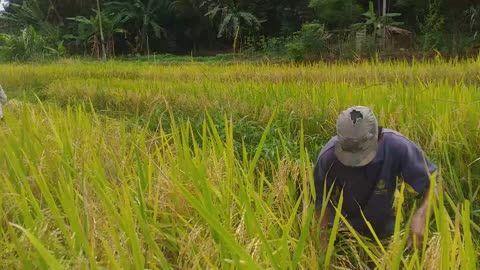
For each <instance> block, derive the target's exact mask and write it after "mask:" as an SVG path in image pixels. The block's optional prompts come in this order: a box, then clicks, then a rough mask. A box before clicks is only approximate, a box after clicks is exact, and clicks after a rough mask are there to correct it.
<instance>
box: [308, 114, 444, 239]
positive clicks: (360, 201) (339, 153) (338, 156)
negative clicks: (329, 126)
mask: <svg viewBox="0 0 480 270" xmlns="http://www.w3.org/2000/svg"><path fill="white" fill-rule="evenodd" d="M336 128H337V136H335V137H333V138H332V139H331V140H330V141H329V142H328V143H327V144H326V145H325V146H324V147H323V149H322V150H321V152H320V154H319V156H318V160H317V163H316V164H315V169H314V170H315V171H314V177H315V188H316V193H317V200H316V208H317V217H318V218H320V211H321V209H322V205H323V204H324V202H323V200H324V198H323V197H324V195H326V194H327V193H328V191H329V190H330V188H333V191H332V192H333V193H337V194H338V193H340V191H341V190H343V207H342V209H341V212H342V214H343V215H344V216H345V217H346V219H347V221H348V222H349V223H350V224H351V225H352V226H353V228H354V229H355V230H356V231H357V232H359V233H360V234H363V235H366V236H369V237H373V235H372V233H371V231H370V228H369V226H368V224H367V223H366V222H365V220H364V217H365V219H366V220H367V221H368V222H369V223H370V224H371V226H372V228H373V230H374V232H375V234H376V235H377V236H378V237H379V238H381V239H386V238H389V237H390V236H392V235H393V233H394V224H395V212H394V208H393V199H394V193H395V189H396V185H397V178H401V179H403V180H404V181H405V182H406V183H407V184H409V185H410V186H411V187H412V188H413V189H414V190H415V191H416V192H417V193H418V194H419V195H420V196H422V195H423V199H422V202H421V204H420V207H419V208H418V209H416V212H415V214H414V216H413V219H412V224H411V227H412V228H411V229H412V232H413V237H414V238H415V239H416V243H417V246H419V245H420V244H421V243H422V242H423V238H424V230H425V226H426V224H425V221H426V218H427V216H426V214H427V208H428V203H429V201H428V198H429V187H430V177H431V175H432V174H433V173H435V172H436V171H437V166H436V165H435V164H433V163H432V162H431V161H430V160H429V159H428V158H427V157H426V155H425V154H424V153H423V151H422V150H421V149H420V147H419V146H418V145H417V144H415V143H414V142H413V141H411V140H410V139H408V138H407V137H405V136H404V135H402V134H400V133H399V132H397V131H394V130H391V129H387V128H383V127H381V126H379V125H378V122H377V119H376V117H375V115H374V114H373V112H372V111H371V110H370V108H367V107H364V106H355V107H351V108H348V109H347V110H345V111H343V112H342V113H341V114H340V115H339V117H338V119H337V124H336ZM437 180H438V178H437ZM333 197H336V196H333ZM434 197H435V196H434ZM326 203H327V207H326V210H325V214H324V215H323V217H322V218H321V219H320V227H321V228H322V229H323V230H324V229H327V228H328V227H330V226H331V223H332V222H333V218H334V215H335V210H334V207H335V206H336V204H337V202H336V200H335V198H330V199H329V200H328V201H327V202H326ZM362 213H363V215H362ZM326 241H327V236H326V235H325V234H324V233H322V235H321V242H322V243H323V244H324V245H325V243H326Z"/></svg>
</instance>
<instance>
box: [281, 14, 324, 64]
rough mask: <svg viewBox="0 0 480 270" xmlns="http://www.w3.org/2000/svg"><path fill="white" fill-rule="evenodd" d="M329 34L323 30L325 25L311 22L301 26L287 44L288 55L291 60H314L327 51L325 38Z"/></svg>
mask: <svg viewBox="0 0 480 270" xmlns="http://www.w3.org/2000/svg"><path fill="white" fill-rule="evenodd" d="M330 37H331V34H330V33H328V32H327V31H326V30H325V25H323V24H320V23H317V22H311V23H306V24H304V25H303V26H302V29H301V30H300V31H299V32H297V33H295V36H294V38H293V40H292V41H291V42H289V43H288V44H287V50H288V55H289V57H290V59H292V60H315V59H318V58H319V57H320V56H321V54H322V53H325V52H327V50H328V46H327V40H328V39H329V38H330Z"/></svg>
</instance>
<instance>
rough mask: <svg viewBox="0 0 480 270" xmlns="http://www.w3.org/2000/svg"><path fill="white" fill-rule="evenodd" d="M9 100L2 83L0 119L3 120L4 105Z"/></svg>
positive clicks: (0, 88)
mask: <svg viewBox="0 0 480 270" xmlns="http://www.w3.org/2000/svg"><path fill="white" fill-rule="evenodd" d="M6 102H7V95H6V94H5V92H4V91H3V88H2V86H1V85H0V120H3V109H2V105H3V104H5V103H6Z"/></svg>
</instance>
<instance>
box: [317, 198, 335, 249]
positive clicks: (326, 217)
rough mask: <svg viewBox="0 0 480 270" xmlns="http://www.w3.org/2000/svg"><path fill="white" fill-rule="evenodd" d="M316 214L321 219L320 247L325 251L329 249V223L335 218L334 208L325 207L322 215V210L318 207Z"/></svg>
mask: <svg viewBox="0 0 480 270" xmlns="http://www.w3.org/2000/svg"><path fill="white" fill-rule="evenodd" d="M315 216H316V218H317V220H318V221H319V228H320V233H319V238H320V248H321V249H322V250H323V251H326V250H327V246H328V239H329V235H328V224H329V223H331V222H332V220H333V216H334V215H333V210H332V209H331V208H330V207H326V208H325V213H324V214H323V216H321V210H320V209H317V211H316V213H315Z"/></svg>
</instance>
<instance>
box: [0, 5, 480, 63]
mask: <svg viewBox="0 0 480 270" xmlns="http://www.w3.org/2000/svg"><path fill="white" fill-rule="evenodd" d="M479 14H480V5H479V4H478V3H476V1H475V0H460V1H458V0H455V1H454V0H421V1H416V0H375V1H368V0H348V1H345V0H300V1H296V0H265V1H249V0H62V1H60V0H10V1H9V2H8V4H7V6H6V11H5V12H3V13H2V14H1V16H0V19H1V20H0V29H1V31H2V32H3V34H2V36H1V39H0V52H1V55H2V59H4V60H21V61H27V60H32V59H36V60H40V59H49V58H52V57H54V58H58V57H59V56H64V55H67V56H72V55H83V56H92V57H95V58H103V57H105V58H111V57H115V56H139V55H147V56H149V55H152V54H164V53H172V54H182V55H193V56H206V55H215V54H219V53H231V52H234V53H237V54H238V53H240V54H247V55H252V54H254V55H255V54H259V53H261V54H262V55H264V56H265V55H267V56H270V57H273V56H283V58H285V59H290V60H308V61H310V60H318V59H347V60H352V59H357V58H359V57H364V56H371V55H374V54H376V53H380V54H381V55H382V56H383V57H405V56H408V57H411V56H416V57H418V56H421V57H425V56H427V57H429V56H431V55H432V54H433V55H435V53H434V50H436V51H438V52H441V53H442V54H443V55H449V56H465V55H472V54H477V53H478V48H479V44H480V43H479V38H480V37H479V35H478V32H479V31H480V17H479ZM392 27H400V28H401V29H404V30H408V31H410V33H409V32H398V31H397V30H392V29H394V28H392ZM395 29H396V28H395ZM391 31H393V32H391ZM389 33H393V34H389ZM395 33H397V34H398V33H402V34H401V35H400V37H395V38H393V37H391V36H390V35H396V34H395ZM389 38H390V39H394V41H392V42H393V43H392V44H393V46H388V44H389V43H388V44H387V42H386V40H387V39H389Z"/></svg>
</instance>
